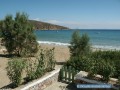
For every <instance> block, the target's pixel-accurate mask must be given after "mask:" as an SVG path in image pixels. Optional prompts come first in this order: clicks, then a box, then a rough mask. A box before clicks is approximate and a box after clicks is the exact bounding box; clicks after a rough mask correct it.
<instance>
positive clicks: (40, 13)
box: [0, 0, 120, 29]
mask: <svg viewBox="0 0 120 90" xmlns="http://www.w3.org/2000/svg"><path fill="white" fill-rule="evenodd" d="M16 12H26V13H27V14H28V15H29V18H30V19H34V20H40V21H45V22H50V23H54V24H58V25H64V26H68V27H70V28H90V29H92V28H98V29H100V28H103V29H109V28H110V29H120V0H0V19H3V18H4V17H5V16H6V15H7V14H12V15H15V13H16Z"/></svg>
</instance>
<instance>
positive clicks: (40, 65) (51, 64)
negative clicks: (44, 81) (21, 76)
mask: <svg viewBox="0 0 120 90" xmlns="http://www.w3.org/2000/svg"><path fill="white" fill-rule="evenodd" d="M27 61H28V62H27V67H26V72H27V78H26V81H31V80H34V79H37V78H39V77H41V76H42V75H44V73H45V72H47V71H51V70H53V69H54V68H55V60H54V48H53V49H50V50H47V49H46V50H43V49H40V51H39V54H38V57H37V58H36V60H32V59H30V58H29V59H28V60H27Z"/></svg>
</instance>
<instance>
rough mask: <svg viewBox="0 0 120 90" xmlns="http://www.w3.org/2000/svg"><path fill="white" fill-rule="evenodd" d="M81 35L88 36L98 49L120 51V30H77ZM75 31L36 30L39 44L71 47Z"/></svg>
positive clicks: (92, 44) (93, 45)
mask: <svg viewBox="0 0 120 90" xmlns="http://www.w3.org/2000/svg"><path fill="white" fill-rule="evenodd" d="M77 30H79V31H80V35H82V34H85V33H86V34H87V35H88V36H89V38H90V44H91V46H92V47H93V48H98V49H116V50H120V30H116V29H115V30H114V29H77ZM74 31H75V30H35V35H36V37H37V41H38V43H42V44H52V45H64V46H69V45H70V41H71V36H72V34H73V32H74Z"/></svg>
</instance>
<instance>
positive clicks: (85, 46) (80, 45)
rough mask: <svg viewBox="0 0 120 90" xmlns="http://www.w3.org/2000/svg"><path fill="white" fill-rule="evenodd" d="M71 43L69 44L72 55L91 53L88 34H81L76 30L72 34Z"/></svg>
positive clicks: (80, 55)
mask: <svg viewBox="0 0 120 90" xmlns="http://www.w3.org/2000/svg"><path fill="white" fill-rule="evenodd" d="M70 44H71V45H70V46H69V49H70V53H71V57H76V56H77V57H82V56H84V55H88V54H89V53H90V51H91V50H90V44H89V37H88V36H87V34H83V35H82V37H80V35H79V31H75V32H74V33H73V35H72V40H71V43H70Z"/></svg>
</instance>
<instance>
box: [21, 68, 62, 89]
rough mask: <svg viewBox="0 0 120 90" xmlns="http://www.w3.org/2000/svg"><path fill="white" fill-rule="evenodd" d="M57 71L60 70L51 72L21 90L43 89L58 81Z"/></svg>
mask: <svg viewBox="0 0 120 90" xmlns="http://www.w3.org/2000/svg"><path fill="white" fill-rule="evenodd" d="M59 71H60V69H58V70H55V71H52V72H51V73H50V74H49V75H48V76H46V77H44V78H40V79H39V80H38V81H35V82H33V83H31V84H28V85H27V86H25V87H23V88H22V89H21V90H43V89H44V88H46V87H47V86H49V85H51V84H52V83H53V82H56V81H57V80H58V75H59Z"/></svg>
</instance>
